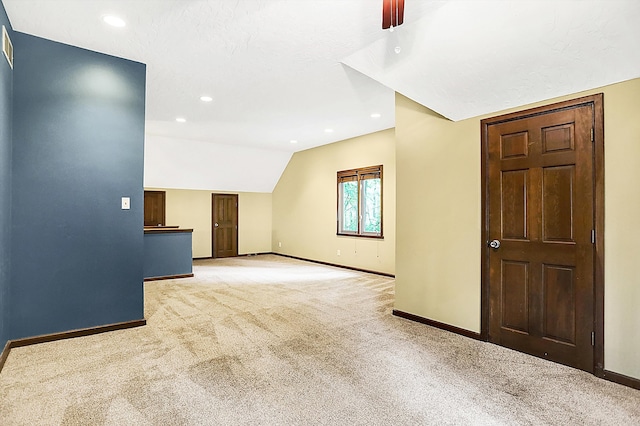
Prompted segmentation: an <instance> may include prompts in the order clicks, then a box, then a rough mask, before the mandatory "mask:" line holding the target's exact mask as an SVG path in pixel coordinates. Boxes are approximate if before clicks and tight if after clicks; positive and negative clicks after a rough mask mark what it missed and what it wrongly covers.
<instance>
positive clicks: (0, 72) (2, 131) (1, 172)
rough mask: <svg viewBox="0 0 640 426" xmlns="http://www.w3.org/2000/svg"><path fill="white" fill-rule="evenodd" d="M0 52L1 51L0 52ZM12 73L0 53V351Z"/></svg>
mask: <svg viewBox="0 0 640 426" xmlns="http://www.w3.org/2000/svg"><path fill="white" fill-rule="evenodd" d="M1 25H4V26H5V27H6V29H7V32H8V33H9V37H11V36H12V31H11V25H10V24H9V19H8V18H7V13H6V11H5V10H4V5H3V4H2V3H0V26H1ZM0 55H2V53H0ZM12 90H13V72H12V70H11V67H10V66H9V63H8V62H7V61H6V60H5V58H4V55H2V56H0V351H2V349H3V348H4V345H5V343H7V339H8V338H9V337H8V336H9V327H8V325H7V324H8V317H9V303H8V297H9V283H10V271H11V125H12V123H11V121H12V99H13V94H12Z"/></svg>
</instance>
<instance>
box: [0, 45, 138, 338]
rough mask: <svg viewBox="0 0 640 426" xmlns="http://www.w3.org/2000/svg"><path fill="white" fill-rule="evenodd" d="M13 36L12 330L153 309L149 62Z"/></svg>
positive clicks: (133, 315) (74, 325)
mask: <svg viewBox="0 0 640 426" xmlns="http://www.w3.org/2000/svg"><path fill="white" fill-rule="evenodd" d="M13 44H14V52H15V53H14V57H15V61H14V63H15V66H14V76H13V100H14V101H13V148H12V149H13V152H12V167H13V180H12V183H11V188H12V210H11V214H12V219H11V223H12V233H11V254H12V265H11V285H10V294H9V298H10V302H11V309H10V310H9V327H10V333H9V334H10V335H9V338H10V339H18V338H23V337H29V336H36V335H41V334H48V333H56V332H62V331H67V330H73V329H79V328H87V327H94V326H99V325H105V324H112V323H118V322H124V321H131V320H138V319H142V318H144V306H143V149H144V114H145V111H144V105H145V74H146V69H145V65H144V64H141V63H137V62H133V61H128V60H125V59H120V58H115V57H112V56H108V55H104V54H100V53H96V52H92V51H88V50H84V49H80V48H77V47H73V46H69V45H65V44H61V43H56V42H53V41H49V40H45V39H42V38H38V37H34V36H31V35H27V34H22V33H18V32H15V33H14V35H13ZM3 117H4V115H3ZM3 119H4V118H3ZM2 143H4V141H2ZM2 152H3V153H4V151H2ZM0 155H3V154H0ZM0 161H3V162H4V161H5V159H4V158H2V159H1V160H0ZM3 164H4V163H3ZM3 173H4V172H3ZM121 197H130V198H131V210H122V209H121V202H120V199H121Z"/></svg>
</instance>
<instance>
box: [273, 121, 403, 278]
mask: <svg viewBox="0 0 640 426" xmlns="http://www.w3.org/2000/svg"><path fill="white" fill-rule="evenodd" d="M394 141H395V137H394V131H393V129H390V130H385V131H382V132H377V133H372V134H369V135H365V136H361V137H357V138H353V139H348V140H345V141H341V142H336V143H333V144H330V145H324V146H321V147H318V148H313V149H309V150H306V151H301V152H297V153H296V154H294V156H293V157H292V158H291V160H290V161H289V164H288V166H287V168H286V169H285V171H284V173H283V174H282V176H281V177H280V180H279V182H278V184H277V185H276V188H275V190H274V191H273V239H272V243H273V251H274V252H277V253H283V254H287V255H292V256H298V257H302V258H305V259H312V260H319V261H323V262H329V263H334V264H339V265H345V266H351V267H356V268H362V269H367V270H371V271H377V272H384V273H390V274H393V273H395V201H396V197H395V187H396V182H395V174H396V172H395V142H394ZM379 164H382V165H383V189H382V191H383V233H384V239H383V240H379V239H370V238H358V237H345V236H337V235H336V208H337V200H336V196H337V195H336V194H337V183H336V172H338V171H340V170H347V169H354V168H358V167H366V166H375V165H379ZM280 244H281V246H280ZM338 250H340V255H338V254H337V251H338Z"/></svg>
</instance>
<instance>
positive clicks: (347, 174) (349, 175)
mask: <svg viewBox="0 0 640 426" xmlns="http://www.w3.org/2000/svg"><path fill="white" fill-rule="evenodd" d="M378 177H379V178H380V234H374V233H364V232H362V229H361V227H362V219H361V216H362V214H361V213H362V211H363V210H364V207H363V202H364V201H363V197H362V185H361V182H362V181H364V180H367V179H376V178H378ZM354 181H357V182H358V230H357V231H356V232H345V231H341V230H340V218H341V215H342V210H341V207H342V206H341V196H340V184H341V183H344V182H354ZM383 187H384V180H383V166H382V164H381V165H378V166H371V167H362V168H358V169H350V170H342V171H339V172H337V184H336V190H337V194H336V204H337V208H336V235H338V236H343V237H357V238H373V239H378V240H382V239H384V227H383V225H384V216H383V212H384V208H383V205H384V204H383V203H384V197H383Z"/></svg>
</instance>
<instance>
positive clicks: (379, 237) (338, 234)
mask: <svg viewBox="0 0 640 426" xmlns="http://www.w3.org/2000/svg"><path fill="white" fill-rule="evenodd" d="M336 235H337V236H338V237H355V238H369V239H374V240H384V235H361V234H347V233H341V232H337V233H336Z"/></svg>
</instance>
